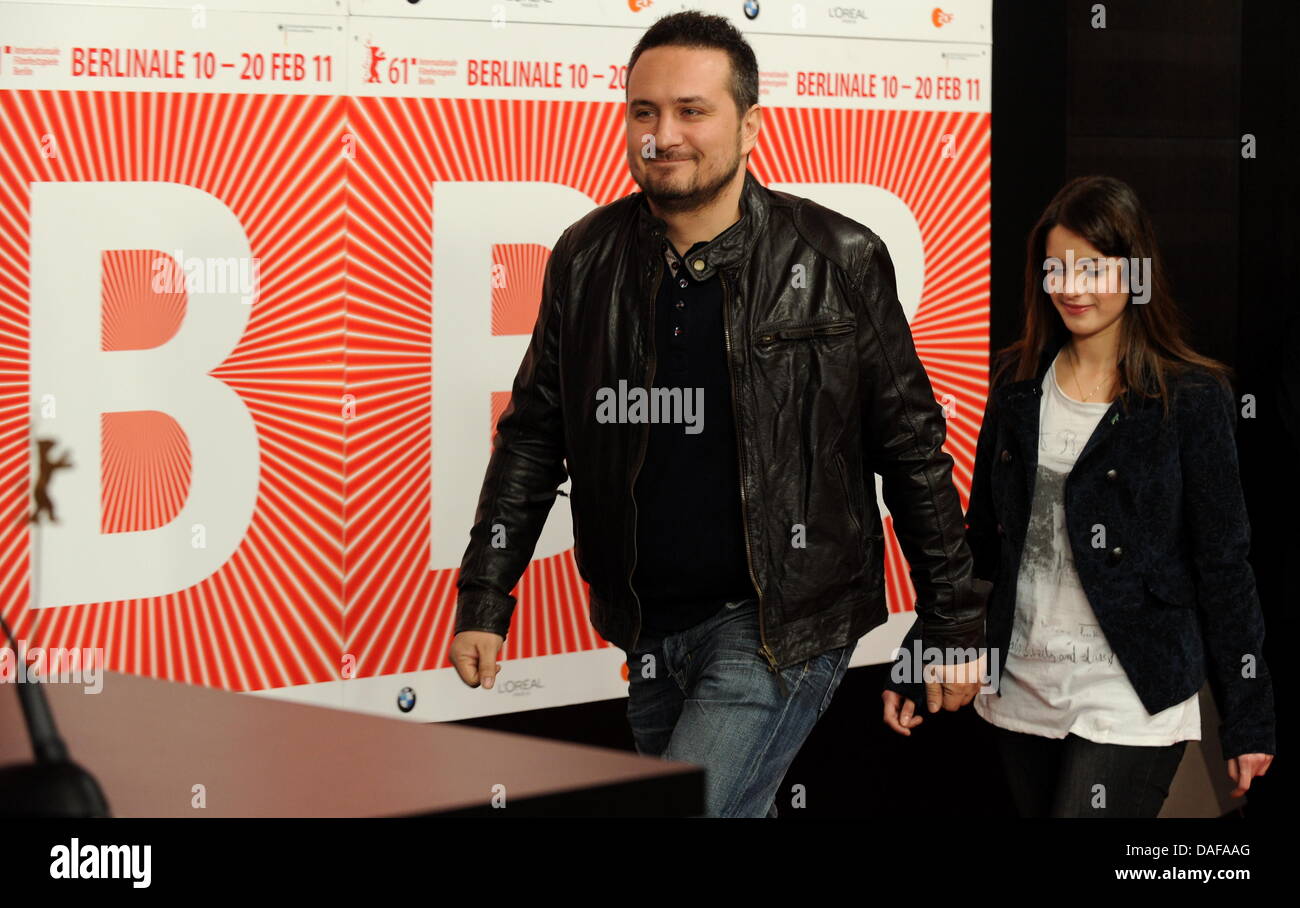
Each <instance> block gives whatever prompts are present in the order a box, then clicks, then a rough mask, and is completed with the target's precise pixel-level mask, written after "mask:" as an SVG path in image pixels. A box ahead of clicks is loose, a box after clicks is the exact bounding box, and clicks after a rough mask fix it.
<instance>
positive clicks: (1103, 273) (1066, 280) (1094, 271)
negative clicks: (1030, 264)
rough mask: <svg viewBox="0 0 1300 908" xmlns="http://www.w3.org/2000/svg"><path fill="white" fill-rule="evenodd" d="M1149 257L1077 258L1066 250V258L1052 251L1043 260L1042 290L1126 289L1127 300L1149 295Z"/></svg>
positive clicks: (1146, 298)
mask: <svg viewBox="0 0 1300 908" xmlns="http://www.w3.org/2000/svg"><path fill="white" fill-rule="evenodd" d="M1151 267H1152V266H1151V259H1150V258H1137V257H1132V258H1116V257H1110V256H1108V257H1105V258H1079V259H1076V258H1075V257H1074V250H1072V249H1067V250H1065V259H1064V260H1062V259H1059V258H1057V257H1056V256H1054V255H1051V256H1048V257H1047V258H1045V259H1044V260H1043V271H1045V272H1046V273H1045V274H1044V275H1043V290H1044V291H1045V292H1047V293H1070V294H1076V293H1127V294H1128V295H1129V301H1130V302H1133V303H1145V302H1148V301H1149V300H1150V299H1151Z"/></svg>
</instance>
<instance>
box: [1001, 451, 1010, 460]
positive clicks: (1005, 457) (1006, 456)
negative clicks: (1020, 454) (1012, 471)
mask: <svg viewBox="0 0 1300 908" xmlns="http://www.w3.org/2000/svg"><path fill="white" fill-rule="evenodd" d="M1002 462H1003V463H1011V452H1010V451H1008V450H1007V449H1006V448H1003V449H1002Z"/></svg>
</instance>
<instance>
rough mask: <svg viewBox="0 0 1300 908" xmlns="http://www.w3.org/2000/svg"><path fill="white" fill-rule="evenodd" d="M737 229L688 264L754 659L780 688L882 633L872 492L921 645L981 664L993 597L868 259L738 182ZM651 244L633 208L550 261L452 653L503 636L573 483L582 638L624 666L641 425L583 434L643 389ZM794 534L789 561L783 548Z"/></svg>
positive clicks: (806, 207)
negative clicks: (715, 325)
mask: <svg viewBox="0 0 1300 908" xmlns="http://www.w3.org/2000/svg"><path fill="white" fill-rule="evenodd" d="M742 209H743V211H742V214H743V215H744V216H743V217H742V218H741V219H740V220H739V221H737V222H736V223H735V224H733V225H732V226H731V227H729V228H728V229H727V230H725V231H723V232H722V233H721V234H719V235H718V236H717V237H715V238H714V239H713V240H712V241H711V242H710V243H709V244H708V245H707V246H705V247H703V248H702V249H699V250H697V251H696V252H695V253H694V254H693V255H691V256H690V257H688V259H687V264H688V266H689V267H691V268H692V269H694V270H695V273H696V274H698V275H700V276H702V277H705V278H707V277H709V276H710V275H711V274H712V273H713V272H718V273H719V274H720V275H721V281H722V287H723V305H724V316H723V317H724V327H725V335H726V347H727V351H726V352H727V356H728V358H729V360H730V363H731V378H732V400H733V405H734V415H735V422H736V431H737V435H738V451H739V458H740V463H739V465H738V466H739V475H740V493H741V501H742V503H743V528H744V533H745V542H746V547H747V554H748V560H749V567H750V574H751V576H752V580H753V583H754V587H755V589H756V590H757V598H758V599H759V603H760V607H759V624H760V633H761V637H762V649H761V650H760V652H761V653H762V655H763V656H764V658H765V659H766V660H767V662H768V664H769V666H770V667H772V668H774V669H775V668H778V667H780V668H784V667H785V666H787V665H791V664H795V663H798V662H801V661H803V660H805V659H808V658H810V657H812V656H815V655H817V654H819V653H822V652H825V651H826V650H828V649H831V648H834V647H839V646H843V645H845V644H847V643H850V642H853V641H855V640H856V639H857V638H858V637H860V636H861V635H863V634H865V633H866V632H867V631H869V630H871V629H872V628H874V627H876V626H878V625H880V624H882V623H884V622H885V620H886V619H887V617H888V609H887V605H886V602H885V588H884V560H883V548H884V536H883V530H882V524H881V518H880V511H879V509H878V508H877V506H876V496H875V494H874V491H875V483H874V479H872V474H873V473H879V474H880V475H881V477H882V479H883V484H884V495H885V501H886V502H887V504H888V505H889V508H890V511H891V513H892V515H893V518H894V529H895V532H896V533H897V534H898V537H899V539H900V541H901V544H902V547H903V552H904V554H905V555H906V557H907V559H908V561H909V563H910V568H911V577H912V582H913V584H914V586H915V588H916V590H917V603H916V607H917V610H918V612H919V613H920V615H921V620H922V622H923V627H924V632H925V637H926V643H927V645H935V646H940V647H947V646H952V647H978V646H982V645H983V641H984V608H985V599H986V598H987V596H988V592H989V584H987V583H986V582H985V581H982V580H976V579H975V578H974V574H973V571H972V559H971V555H970V552H969V550H968V548H967V545H966V541H965V526H964V523H963V516H962V510H961V503H960V500H959V498H958V495H957V491H956V489H955V488H954V487H953V485H952V482H951V471H952V460H951V458H950V457H949V456H948V455H947V454H946V453H945V452H944V450H943V443H944V438H945V435H946V426H945V423H944V417H943V411H942V408H941V407H940V406H939V404H938V403H937V402H936V400H935V395H934V391H933V390H932V388H931V386H930V382H929V379H928V378H927V376H926V373H925V371H924V369H923V367H922V366H921V363H920V361H919V359H918V358H917V356H916V351H915V348H914V346H913V344H912V337H911V333H910V331H909V328H908V325H907V320H906V318H905V316H904V314H903V310H902V307H901V306H900V305H899V302H898V298H897V294H896V290H895V284H894V269H893V265H892V263H891V262H890V260H889V255H888V252H887V251H886V250H885V246H884V244H883V243H882V242H881V241H880V239H879V237H877V236H876V235H875V234H874V233H872V232H871V231H870V230H868V229H867V228H866V227H864V226H862V225H861V224H858V223H857V222H855V221H852V220H850V219H849V218H847V217H844V216H843V215H840V214H837V213H836V212H834V211H831V210H829V209H827V208H824V207H822V206H820V205H817V204H816V203H814V202H812V201H810V200H808V199H803V198H798V197H796V196H793V195H790V194H787V193H783V192H775V191H772V190H769V189H767V188H766V187H764V186H762V185H761V184H760V183H759V182H758V181H757V180H756V179H754V177H753V175H752V174H750V173H748V172H746V175H745V183H744V190H743V195H742ZM666 227H667V225H666V224H665V222H664V221H663V220H661V219H659V218H656V217H655V216H654V215H653V214H652V213H651V212H650V210H649V208H648V206H647V205H646V203H645V201H644V199H643V198H642V197H641V193H633V194H632V195H629V196H626V197H624V198H622V199H619V200H618V201H615V202H612V203H610V204H608V205H604V206H602V207H600V208H597V209H595V210H594V211H592V212H591V213H589V214H588V215H586V216H585V217H583V218H582V219H581V220H579V221H578V222H577V223H575V224H573V225H572V226H570V227H569V228H568V229H567V230H565V231H564V233H563V234H562V235H561V237H560V239H559V240H558V242H557V243H556V245H555V247H554V249H553V251H552V254H551V258H550V262H549V264H548V266H547V269H546V275H545V279H544V282H543V289H542V300H541V308H540V310H539V313H538V318H537V323H536V327H535V328H534V331H533V335H532V340H531V343H530V345H529V347H528V350H527V353H526V354H525V356H524V359H523V362H522V364H521V365H520V367H519V372H518V374H517V376H516V378H515V382H514V387H513V390H512V395H511V400H510V404H509V406H508V407H507V408H506V410H505V412H504V413H503V414H502V416H501V418H500V420H499V421H498V424H497V434H496V436H495V438H494V441H493V451H492V456H491V459H490V461H489V463H488V468H487V475H486V477H485V479H484V481H483V488H482V492H481V494H480V496H479V501H478V508H477V512H476V514H475V519H474V526H473V528H472V529H471V530H470V543H469V546H468V548H467V549H466V551H465V557H464V560H463V561H462V563H461V567H460V576H459V579H458V580H457V588H458V590H459V595H458V598H457V609H456V623H455V631H456V633H460V632H461V631H466V630H484V631H491V632H493V633H496V634H500V635H502V636H505V634H506V632H507V630H508V628H509V625H510V617H511V614H512V612H513V610H514V606H515V598H514V597H513V596H511V595H510V591H511V590H512V589H513V587H514V585H515V584H516V583H517V581H518V580H519V578H520V576H521V575H522V573H523V571H524V569H525V568H526V567H527V565H528V563H529V560H530V559H531V557H532V553H533V550H534V548H535V546H536V540H537V538H538V536H539V534H540V533H541V530H542V526H543V524H544V522H545V520H546V516H547V513H548V511H549V510H550V508H551V505H552V503H553V502H554V500H555V495H556V490H557V486H559V485H560V484H561V483H562V482H563V481H564V478H565V474H566V467H567V473H568V475H569V476H570V477H571V478H572V480H573V481H572V486H571V492H570V505H571V508H572V512H573V530H574V541H575V555H576V559H577V565H578V569H579V571H580V572H581V573H582V576H583V578H584V579H585V580H586V581H587V583H588V584H589V586H590V590H591V621H592V624H593V625H594V626H595V628H596V630H597V631H598V632H599V633H600V634H601V635H602V636H603V637H604V638H605V639H606V640H608V641H610V642H611V643H614V644H615V645H617V646H619V647H621V648H622V649H624V650H630V649H631V648H633V647H634V646H635V644H636V640H637V636H638V634H639V632H640V627H641V614H640V605H639V603H638V601H637V598H636V595H635V593H634V592H633V590H632V587H631V583H630V578H631V576H632V571H633V568H634V567H635V559H636V540H635V538H634V537H635V526H636V519H635V510H634V509H635V502H634V500H633V494H632V491H633V483H634V482H635V478H636V475H637V472H638V470H639V468H640V466H641V461H642V459H643V457H644V455H645V446H646V441H647V438H648V434H649V431H648V430H649V426H648V425H645V424H634V425H611V424H601V423H598V422H597V421H596V419H595V412H596V406H597V401H596V396H595V395H596V391H597V389H599V388H601V387H608V388H617V387H618V382H619V380H620V379H624V380H626V381H627V382H628V384H629V386H630V385H639V386H641V387H644V388H648V387H649V386H650V385H651V383H652V380H653V370H654V368H655V353H654V349H653V343H654V337H653V334H654V331H653V326H654V318H653V311H652V308H653V305H654V300H655V297H656V293H657V290H658V282H659V280H660V279H661V277H662V269H663V255H662V242H663V238H664V235H665V231H666ZM797 524H802V525H803V527H804V538H805V540H806V545H805V546H804V547H796V546H794V545H792V538H794V533H795V532H796V530H795V527H796V525H797ZM498 526H499V528H498V529H495V530H494V528H496V527H498ZM494 532H495V535H496V538H497V539H498V545H497V546H496V547H494V546H493V544H492V542H493V536H494ZM502 538H504V540H505V544H504V545H501V544H500V540H501V539H502Z"/></svg>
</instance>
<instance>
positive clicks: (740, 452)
mask: <svg viewBox="0 0 1300 908" xmlns="http://www.w3.org/2000/svg"><path fill="white" fill-rule="evenodd" d="M718 279H719V280H721V282H722V336H723V338H724V339H725V340H726V343H727V377H728V379H729V381H728V382H727V384H728V385H730V387H731V418H732V420H733V421H734V422H735V424H736V459H737V461H739V465H740V525H741V529H742V530H743V531H744V534H745V562H746V564H747V565H748V566H749V579H750V582H751V583H753V584H754V589H755V591H756V592H757V593H758V639H759V642H760V643H761V644H762V645H761V646H760V647H759V648H758V654H759V655H760V656H763V657H764V658H765V659H767V664H768V666H769V668H770V669H771V671H772V674H774V675H776V683H777V685H778V686H779V687H780V688H781V695H782V696H784V697H789V696H790V691H789V690H787V689H786V686H785V679H784V678H783V677H782V676H781V670H780V669H779V668H778V667H777V664H776V656H775V655H774V654H773V653H772V648H771V647H770V646H768V644H767V632H766V627H765V622H764V621H763V588H762V587H761V586H759V583H758V578H757V577H756V576H754V555H753V552H752V551H751V550H750V545H749V523H748V515H747V514H746V501H747V499H746V497H745V453H744V452H745V443H744V439H743V438H742V437H741V432H740V414H739V412H737V410H736V380H735V372H734V370H733V369H732V362H731V306H730V304H729V303H730V300H729V296H730V295H729V294H728V292H727V279H726V277H725V276H724V275H723V273H722V271H721V270H719V271H718Z"/></svg>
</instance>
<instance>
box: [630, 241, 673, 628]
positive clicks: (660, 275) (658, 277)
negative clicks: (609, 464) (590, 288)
mask: <svg viewBox="0 0 1300 908" xmlns="http://www.w3.org/2000/svg"><path fill="white" fill-rule="evenodd" d="M655 236H656V238H658V234H656V235H655ZM660 251H661V252H662V250H660ZM666 267H667V265H666V264H665V263H664V262H663V261H660V262H659V269H658V271H657V272H656V274H655V284H654V290H652V291H651V293H650V327H649V329H648V330H647V332H646V333H647V335H648V336H649V338H650V372H649V375H648V376H647V377H646V393H647V394H649V393H650V389H651V388H652V387H653V386H654V379H655V366H656V363H655V299H656V298H657V297H658V296H659V285H660V284H661V283H662V282H663V279H664V269H665V268H666ZM649 443H650V426H649V425H647V426H646V427H645V431H644V433H643V434H642V435H641V453H640V455H639V456H638V457H637V461H636V466H635V467H633V468H632V476H631V477H630V478H629V479H628V485H627V494H628V497H629V498H630V499H631V500H632V564H631V566H630V567H629V568H628V571H627V588H628V589H629V590H631V592H632V599H633V601H634V602H636V630H634V631H633V632H632V648H633V649H635V648H636V644H637V641H638V640H640V639H641V621H642V616H641V597H640V596H638V595H637V594H636V589H635V588H634V587H633V586H632V575H633V574H635V573H636V562H637V552H636V525H637V512H636V478H637V476H638V475H640V473H641V465H642V464H643V463H644V462H645V452H646V447H647V446H648V445H649Z"/></svg>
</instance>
